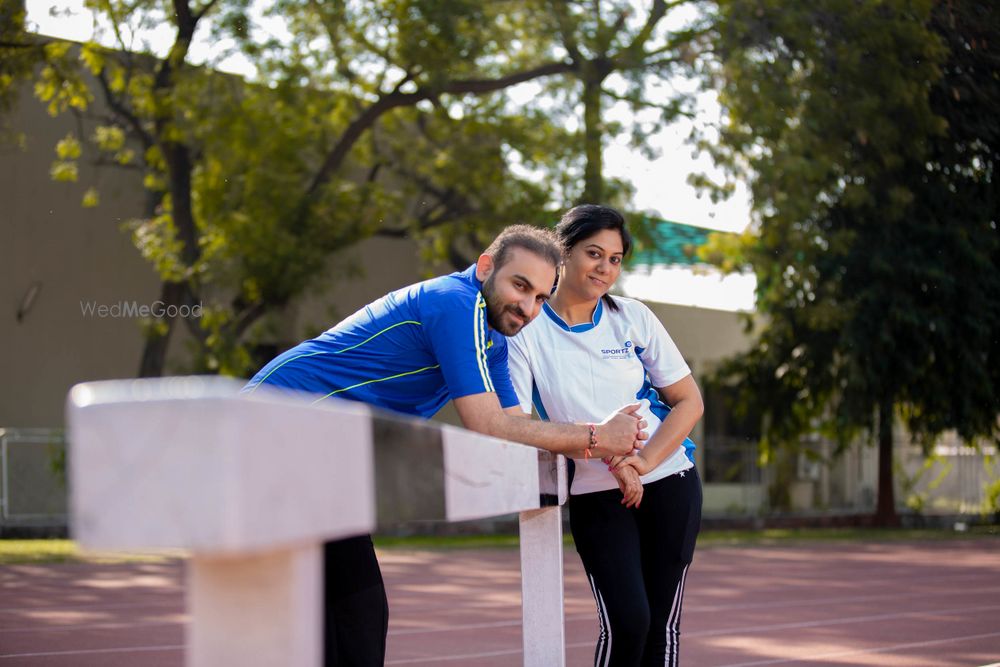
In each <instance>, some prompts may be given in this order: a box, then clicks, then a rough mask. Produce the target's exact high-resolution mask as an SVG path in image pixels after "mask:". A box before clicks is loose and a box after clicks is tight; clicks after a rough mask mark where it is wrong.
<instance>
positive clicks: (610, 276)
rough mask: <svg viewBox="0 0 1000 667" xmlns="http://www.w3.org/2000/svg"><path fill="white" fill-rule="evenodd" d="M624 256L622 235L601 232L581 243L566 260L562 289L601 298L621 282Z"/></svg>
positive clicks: (560, 286)
mask: <svg viewBox="0 0 1000 667" xmlns="http://www.w3.org/2000/svg"><path fill="white" fill-rule="evenodd" d="M624 254H625V253H624V250H623V247H622V236H621V234H620V233H619V232H618V231H617V230H614V229H602V230H601V231H599V232H597V233H596V234H594V235H592V236H589V237H587V238H585V239H583V240H582V241H579V242H578V243H577V244H576V245H575V246H573V247H572V248H571V249H570V251H569V254H568V255H566V256H565V258H564V259H563V270H562V276H561V277H560V279H559V288H560V289H562V288H563V287H565V288H566V289H569V290H571V291H573V292H574V293H576V294H579V295H580V296H584V297H588V298H592V299H599V298H601V297H602V296H604V295H605V294H606V293H607V291H608V290H609V289H611V286H612V285H614V284H615V281H616V280H618V274H620V273H621V270H622V257H623V256H624Z"/></svg>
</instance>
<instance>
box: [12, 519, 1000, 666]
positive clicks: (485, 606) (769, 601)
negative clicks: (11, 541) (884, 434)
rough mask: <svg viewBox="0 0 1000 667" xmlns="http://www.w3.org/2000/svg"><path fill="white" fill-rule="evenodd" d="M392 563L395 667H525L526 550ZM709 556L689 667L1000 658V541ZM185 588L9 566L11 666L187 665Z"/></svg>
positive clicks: (694, 587)
mask: <svg viewBox="0 0 1000 667" xmlns="http://www.w3.org/2000/svg"><path fill="white" fill-rule="evenodd" d="M380 558H381V561H382V564H383V570H384V573H385V575H386V581H387V584H388V589H389V603H390V606H391V608H392V621H391V625H390V629H389V655H388V658H387V664H388V665H414V666H431V665H444V666H446V667H447V666H450V665H456V666H459V665H471V666H474V667H500V666H513V665H520V664H521V652H520V643H521V629H520V621H519V614H520V608H519V605H520V590H519V587H520V581H519V573H518V556H517V552H516V551H515V550H468V551H458V550H456V551H402V550H389V551H384V552H381V553H380ZM695 558H696V560H695V563H694V565H693V566H692V568H691V571H690V573H689V575H688V580H687V595H686V602H685V606H684V623H683V631H684V632H683V647H682V653H681V658H682V664H684V665H691V666H701V665H712V666H716V665H725V666H727V667H750V666H752V665H753V666H756V665H866V666H874V665H879V666H881V665H886V666H888V665H898V666H906V667H932V666H933V667H946V666H951V665H954V666H956V667H958V666H962V667H978V666H980V665H990V664H994V663H1000V539H996V538H982V539H972V540H962V541H954V540H952V541H944V542H924V543H863V544H842V543H836V544H834V543H829V544H812V545H808V546H793V547H744V548H735V547H715V548H709V549H702V550H699V551H698V552H697V553H696V556H695ZM182 579H183V566H182V564H181V563H180V562H178V561H167V562H163V563H135V564H128V565H96V564H67V565H46V566H37V565H12V566H4V567H0V667H14V666H15V665H24V666H26V667H43V666H53V667H55V666H58V667H92V666H93V667H96V666H101V667H105V666H107V667H117V666H120V665H142V666H149V667H153V666H161V665H162V666H168V665H169V666H174V667H180V665H182V663H183V634H184V624H185V616H184V611H183V590H182ZM566 632H567V663H568V664H569V665H571V666H576V665H589V664H592V660H593V658H592V653H593V644H594V640H595V637H596V632H597V619H596V611H595V609H594V604H593V601H592V599H591V596H590V589H589V587H588V585H587V583H586V581H585V579H584V576H583V571H582V568H581V567H580V565H579V561H578V559H577V557H576V554H575V553H573V552H572V551H569V552H567V554H566ZM233 640H234V641H239V639H238V638H234V639H233Z"/></svg>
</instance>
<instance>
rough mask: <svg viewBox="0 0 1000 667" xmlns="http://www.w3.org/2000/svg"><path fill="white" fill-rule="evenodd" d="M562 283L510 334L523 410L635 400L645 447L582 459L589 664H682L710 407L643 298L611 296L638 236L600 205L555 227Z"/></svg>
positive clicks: (605, 408) (579, 490)
mask: <svg viewBox="0 0 1000 667" xmlns="http://www.w3.org/2000/svg"><path fill="white" fill-rule="evenodd" d="M556 233H557V234H558V236H559V240H560V243H561V245H562V248H563V265H562V267H561V268H560V272H559V282H558V286H557V288H556V291H555V293H554V294H553V295H552V298H551V299H550V300H549V301H548V303H546V304H545V305H544V306H543V312H542V314H540V315H539V316H538V317H537V318H536V320H535V321H534V322H533V323H532V324H531V325H530V326H527V327H525V328H524V329H523V330H522V331H521V333H519V334H518V335H517V336H515V337H513V338H511V339H510V340H509V345H508V348H509V366H510V373H511V379H512V380H513V382H514V388H515V390H516V391H517V394H518V398H519V400H520V403H521V408H522V410H524V411H525V412H526V413H528V414H530V413H531V410H532V407H534V409H535V411H536V412H537V413H538V414H539V416H540V417H541V418H542V419H548V420H551V421H554V422H567V423H574V422H576V423H580V422H593V421H596V420H599V419H601V418H602V416H604V415H607V414H609V413H611V412H614V411H615V410H616V409H618V408H619V407H621V406H622V405H625V404H628V403H635V402H636V401H639V402H640V403H641V408H640V411H639V414H641V416H642V418H643V419H645V420H646V421H647V422H648V424H649V427H648V429H647V430H648V432H649V434H650V437H649V440H648V441H647V444H646V446H645V447H644V448H643V449H642V450H641V451H636V452H633V454H632V455H631V456H627V457H616V458H615V459H604V460H600V459H594V458H592V457H589V456H587V453H588V452H589V450H583V451H582V452H581V455H580V456H579V458H577V459H576V460H575V461H574V464H575V465H574V466H573V468H574V472H573V475H572V482H571V486H570V501H569V508H570V509H569V511H570V527H571V529H572V532H573V539H574V541H575V542H576V548H577V551H578V552H579V554H580V558H581V560H582V561H583V565H584V568H585V570H586V571H587V576H588V578H589V580H590V585H591V588H592V590H593V593H594V599H595V600H596V602H597V608H598V618H599V623H600V634H599V637H598V642H597V649H596V654H595V658H594V661H595V664H596V665H601V666H605V665H608V666H615V665H676V664H678V655H679V646H680V617H681V603H682V600H683V596H684V579H685V576H686V574H687V569H688V566H689V565H690V564H691V560H692V557H693V555H694V546H695V541H696V539H697V536H698V530H699V528H700V524H701V502H702V496H701V483H700V481H699V479H698V474H697V471H696V470H695V468H694V463H693V450H694V443H693V442H691V440H690V439H688V437H687V436H688V434H689V433H690V432H691V429H692V428H693V427H694V425H695V424H696V423H697V421H698V419H700V418H701V414H702V411H703V405H702V400H701V393H700V391H699V390H698V385H697V384H696V383H695V381H694V378H693V377H692V375H691V370H690V369H689V368H688V365H687V363H685V361H684V358H683V357H682V356H681V354H680V352H679V351H678V350H677V346H676V345H674V343H673V341H672V340H671V339H670V336H669V335H668V334H667V331H666V329H664V328H663V325H662V324H661V323H660V321H659V320H658V319H657V318H656V316H655V315H653V313H652V311H650V310H649V308H647V307H646V306H645V305H643V304H642V303H640V302H639V301H635V300H633V299H626V298H623V297H612V296H610V295H609V294H608V290H609V289H610V288H611V287H612V285H614V284H615V281H616V280H617V279H618V275H619V273H620V272H621V266H622V260H623V259H624V257H625V256H626V255H627V254H628V252H629V250H630V248H631V243H632V241H631V236H630V235H629V232H628V230H627V229H626V227H625V221H624V219H623V218H622V216H621V214H620V213H618V212H617V211H615V210H614V209H611V208H608V207H605V206H594V205H583V206H577V207H575V208H573V209H571V210H569V211H568V212H567V213H566V214H565V215H564V216H563V217H562V220H561V221H560V223H559V225H558V226H557V227H556Z"/></svg>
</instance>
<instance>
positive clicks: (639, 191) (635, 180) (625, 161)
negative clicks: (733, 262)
mask: <svg viewBox="0 0 1000 667" xmlns="http://www.w3.org/2000/svg"><path fill="white" fill-rule="evenodd" d="M25 6H26V9H27V12H28V17H27V18H28V29H29V30H31V31H33V32H38V33H41V34H44V35H50V36H53V37H61V38H64V39H72V40H76V41H86V40H88V39H91V37H92V36H93V33H94V26H93V22H92V19H91V15H90V13H89V11H87V10H85V9H84V7H83V0H26V3H25ZM259 29H260V30H264V31H267V32H268V33H270V34H272V35H274V36H278V37H281V36H282V35H285V34H287V33H286V32H285V31H284V28H283V26H282V25H281V24H280V22H278V21H263V22H261V25H260V28H259ZM172 37H173V34H172V30H171V29H170V27H169V26H168V25H167V24H164V25H162V26H160V27H158V28H156V29H154V30H150V31H145V32H144V33H143V34H142V36H141V38H142V39H144V40H147V41H148V43H149V46H150V48H151V50H152V51H154V52H157V53H163V52H165V51H166V49H167V48H168V47H169V44H170V43H171V41H172ZM227 46H228V45H227V44H225V43H210V42H209V41H208V40H201V41H199V40H198V39H197V36H196V40H195V44H194V45H193V46H192V49H191V60H192V61H193V62H196V63H199V62H204V61H207V60H209V59H211V58H212V57H213V56H214V55H215V54H217V53H219V52H220V50H221V49H224V48H226V47H227ZM220 68H221V69H225V70H227V71H231V72H235V73H239V74H248V73H251V72H252V71H253V70H252V67H251V66H250V64H249V62H248V61H246V60H245V59H244V58H243V57H242V56H241V55H235V56H230V57H229V58H227V59H225V60H223V61H221V63H220ZM613 113H614V112H613ZM622 113H627V112H622ZM718 115H719V106H718V104H717V103H716V101H715V98H714V95H713V94H712V93H702V94H700V95H699V97H698V117H697V118H696V119H695V120H694V121H691V120H687V119H681V120H679V121H677V122H675V123H673V124H672V125H670V126H669V127H667V128H666V129H664V130H663V131H661V132H659V133H658V134H656V135H654V136H653V137H651V139H650V144H651V145H652V146H653V147H654V148H655V149H657V151H658V152H659V157H657V158H656V159H654V160H648V159H647V158H645V157H644V156H643V155H640V154H639V153H638V152H637V151H636V150H635V149H633V148H631V147H630V146H628V137H627V136H622V137H620V138H618V139H615V140H613V141H611V142H610V143H609V145H607V146H606V148H605V153H604V162H605V174H606V175H607V176H609V177H618V178H623V179H626V180H628V181H630V182H631V183H632V185H633V186H634V188H635V197H634V199H633V203H634V205H635V206H636V208H638V209H640V210H646V211H650V212H652V213H654V214H657V215H659V216H660V217H662V218H665V219H667V220H673V221H676V222H683V223H685V224H689V225H697V226H699V227H707V228H709V229H715V230H721V231H729V232H740V231H743V230H744V229H745V228H746V226H747V225H748V223H749V221H750V202H749V195H748V193H747V190H746V188H745V187H744V186H743V185H742V184H740V185H739V186H738V187H737V189H736V192H735V194H734V195H733V196H732V197H731V198H730V199H728V200H726V201H724V202H720V203H718V204H713V203H712V202H711V201H710V200H709V198H708V196H707V195H699V193H698V192H697V191H696V190H695V188H693V187H692V186H690V185H688V183H687V178H688V174H690V173H699V172H703V173H706V174H708V175H709V176H712V175H716V176H718V172H717V171H716V170H715V169H714V168H713V165H712V163H711V160H710V159H709V158H708V157H707V156H697V155H695V154H694V148H693V147H692V146H691V145H690V144H688V143H686V139H687V137H688V135H689V134H690V132H691V130H692V127H693V124H694V123H698V124H699V125H702V124H710V123H712V122H713V121H714V120H715V119H716V118H718ZM620 282H621V284H620V287H621V288H622V291H623V293H624V294H625V295H626V296H631V297H634V298H639V299H647V300H652V301H659V302H664V303H676V304H682V305H694V306H701V307H704V308H713V309H719V310H752V309H753V303H754V298H753V293H754V288H755V286H756V280H755V279H754V277H753V276H744V275H730V276H722V275H720V274H719V273H718V272H717V271H715V270H712V269H697V270H692V269H690V268H687V267H659V268H656V269H653V270H652V271H650V270H648V269H637V270H634V271H626V272H625V274H623V276H622V278H621V281H620Z"/></svg>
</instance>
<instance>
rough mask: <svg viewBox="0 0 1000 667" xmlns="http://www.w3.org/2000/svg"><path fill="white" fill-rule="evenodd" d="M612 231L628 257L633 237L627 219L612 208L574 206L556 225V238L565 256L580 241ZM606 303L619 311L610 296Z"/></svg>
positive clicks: (585, 205)
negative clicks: (620, 239)
mask: <svg viewBox="0 0 1000 667" xmlns="http://www.w3.org/2000/svg"><path fill="white" fill-rule="evenodd" d="M604 229H611V230H614V231H617V232H618V233H619V234H621V237H622V250H623V251H624V256H625V257H627V256H628V254H629V251H631V250H632V235H631V234H629V232H628V229H627V228H626V227H625V218H624V217H623V216H622V214H621V213H619V212H618V211H616V210H615V209H613V208H611V207H610V206H598V205H597V204H581V205H580V206H574V207H573V208H571V209H570V210H568V211H566V213H564V214H563V217H562V219H561V220H559V224H558V225H556V236H557V237H558V238H559V245H560V247H561V248H562V251H563V254H569V251H570V250H572V249H573V246H575V245H576V244H577V243H579V242H580V241H585V240H587V239H589V238H590V237H591V236H593V235H594V234H596V233H597V232H599V231H601V230H604ZM603 298H604V303H606V304H607V306H608V308H610V309H611V310H614V311H617V310H618V304H617V303H615V300H614V299H612V298H611V295H610V294H605V295H604V297H603Z"/></svg>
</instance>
